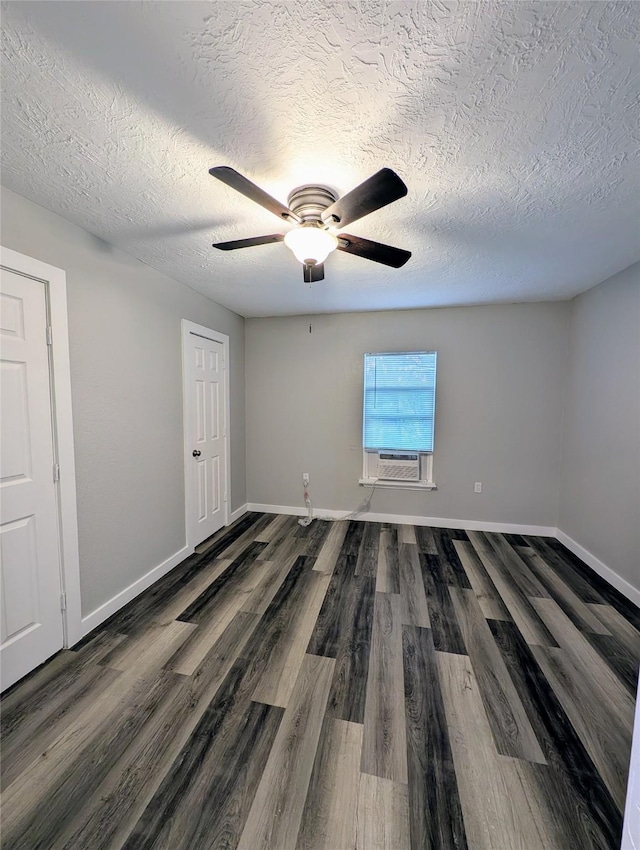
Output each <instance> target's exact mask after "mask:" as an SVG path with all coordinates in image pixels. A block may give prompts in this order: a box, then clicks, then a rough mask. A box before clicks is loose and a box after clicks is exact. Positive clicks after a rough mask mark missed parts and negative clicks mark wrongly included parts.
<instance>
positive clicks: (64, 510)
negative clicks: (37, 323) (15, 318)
mask: <svg viewBox="0 0 640 850" xmlns="http://www.w3.org/2000/svg"><path fill="white" fill-rule="evenodd" d="M0 267H2V268H3V269H6V270H7V271H10V272H14V273H15V274H18V275H20V276H22V277H28V278H32V279H33V280H37V281H40V282H41V283H43V284H44V288H45V296H46V304H47V317H48V322H49V325H50V327H51V338H52V344H51V345H50V347H49V383H50V395H51V399H50V400H51V417H52V425H53V462H54V463H57V464H59V466H60V476H59V479H58V481H57V486H56V505H57V510H58V532H59V533H58V540H59V552H58V564H59V567H60V591H61V593H63V594H64V599H65V607H64V608H63V609H62V611H61V615H62V624H63V646H64V647H70V646H73V645H74V644H75V643H77V642H78V641H79V640H80V639H81V638H82V636H83V633H82V604H81V598H80V556H79V551H78V509H77V499H76V464H75V452H74V440H73V411H72V403H71V365H70V358H69V323H68V314H67V277H66V273H65V272H64V271H63V270H62V269H58V268H56V267H55V266H51V265H49V264H48V263H43V262H41V261H40V260H36V259H34V258H33V257H28V256H26V254H20V253H18V251H13V250H12V249H11V248H4V247H2V248H0ZM52 474H53V470H52Z"/></svg>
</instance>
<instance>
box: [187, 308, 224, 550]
mask: <svg viewBox="0 0 640 850" xmlns="http://www.w3.org/2000/svg"><path fill="white" fill-rule="evenodd" d="M184 325H185V327H184V367H185V369H184V371H185V389H186V392H185V434H186V439H185V451H186V459H185V462H186V469H187V475H186V486H187V524H188V527H189V532H190V533H189V540H188V543H189V545H191V546H196V545H197V544H198V543H201V542H202V541H203V540H205V539H206V538H207V537H210V536H211V535H212V534H213V533H214V532H216V531H217V530H218V529H219V528H222V527H223V526H224V525H226V523H227V497H228V494H227V486H226V482H227V424H226V423H227V404H228V400H227V381H226V365H227V364H226V362H225V360H226V358H225V348H226V346H225V343H224V339H226V338H223V337H222V335H219V336H220V337H221V338H220V339H216V338H214V336H218V335H214V333H213V332H209V333H210V334H211V337H209V336H207V335H206V329H205V328H201V329H199V331H198V332H194V330H193V329H189V325H190V323H187V322H185V323H184ZM196 327H197V326H196Z"/></svg>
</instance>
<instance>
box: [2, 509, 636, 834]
mask: <svg viewBox="0 0 640 850" xmlns="http://www.w3.org/2000/svg"><path fill="white" fill-rule="evenodd" d="M639 661H640V611H638V609H636V608H635V607H634V606H633V605H632V604H631V603H630V602H628V601H627V600H625V599H624V598H623V597H621V596H620V595H619V594H618V593H617V592H616V591H615V590H613V589H612V588H611V587H610V586H609V585H607V584H606V583H605V582H604V581H603V580H602V579H600V578H599V577H598V576H596V575H595V574H594V573H593V572H592V571H591V570H589V568H588V567H586V566H585V565H584V564H583V563H581V562H580V561H579V560H578V559H577V558H576V557H575V556H574V555H573V554H571V553H570V552H568V550H566V549H565V548H564V547H563V546H562V545H561V544H560V543H558V542H557V541H555V540H552V539H546V538H535V537H522V536H520V535H509V534H505V535H502V534H489V533H481V532H468V533H467V532H465V531H463V530H447V529H437V528H414V527H411V526H394V525H382V524H379V523H364V522H336V523H331V522H323V521H318V520H316V521H315V522H313V523H312V525H310V526H309V527H306V528H305V527H301V526H300V525H298V523H297V521H296V519H295V518H294V517H282V516H270V515H264V514H258V513H248V514H245V515H244V516H243V517H241V519H239V520H238V521H237V522H236V523H235V524H234V525H233V526H230V527H229V528H227V529H224V530H223V531H221V532H219V533H218V534H217V535H216V536H214V538H212V539H211V540H210V541H207V542H206V543H205V544H204V545H201V546H199V547H198V552H197V553H194V554H193V555H192V556H191V557H189V558H187V559H186V560H185V561H184V562H183V563H182V564H180V565H179V566H178V567H176V569H175V570H173V571H172V572H171V573H169V574H168V575H167V576H165V577H164V578H163V579H162V580H161V581H160V582H158V583H157V584H156V585H154V586H153V587H152V588H150V589H149V590H148V591H146V592H145V593H143V594H142V595H141V596H139V597H138V598H137V599H135V600H134V601H133V602H132V603H130V604H129V605H128V606H127V607H126V608H124V609H122V611H119V612H118V613H117V614H116V615H114V616H113V617H112V618H111V619H110V620H109V621H107V622H106V623H104V624H103V625H102V626H101V627H100V628H99V629H98V630H97V631H96V632H94V633H92V634H91V635H89V636H88V637H87V638H86V639H85V640H84V641H82V643H81V644H79V645H78V646H76V647H75V648H74V649H73V650H71V651H69V650H65V651H63V652H61V653H59V654H58V655H57V656H55V657H54V658H53V659H51V660H50V661H49V662H48V663H47V664H45V665H43V666H42V667H41V668H39V669H38V670H36V671H34V672H33V673H32V674H31V675H30V676H28V677H27V678H26V679H24V680H23V681H22V682H19V683H18V684H17V685H15V686H14V687H13V688H12V689H11V690H10V691H9V692H8V693H6V694H5V695H4V697H3V698H2V702H1V710H2V761H1V779H2V847H3V848H5V850H100V848H103V850H120V848H123V850H159V848H165V850H204V848H207V850H212V848H217V850H235V848H238V850H436V848H440V849H441V850H449V848H451V850H617V848H618V847H619V843H620V836H621V830H622V814H621V813H622V811H623V807H624V795H625V783H626V778H627V770H628V761H629V755H630V750H631V730H632V720H633V711H634V700H635V688H636V684H637V678H638V664H639Z"/></svg>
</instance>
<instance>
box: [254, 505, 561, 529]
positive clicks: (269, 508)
mask: <svg viewBox="0 0 640 850" xmlns="http://www.w3.org/2000/svg"><path fill="white" fill-rule="evenodd" d="M247 510H249V511H260V512H261V513H265V514H290V515H292V516H306V515H307V513H308V511H307V508H299V507H291V506H289V505H260V504H257V503H254V502H248V503H247ZM349 515H350V511H333V510H328V509H326V508H314V509H313V516H314V519H342V518H343V517H346V516H349ZM355 519H356V520H359V521H362V522H397V523H400V524H402V525H428V526H433V527H434V528H461V529H465V530H468V531H496V532H500V533H501V534H533V535H537V536H539V537H555V536H556V529H555V528H554V527H553V526H547V525H516V524H513V523H507V522H484V521H483V520H468V519H447V518H445V517H429V516H407V515H403V514H376V513H371V512H368V513H364V514H361V515H360V516H358V517H356V518H355Z"/></svg>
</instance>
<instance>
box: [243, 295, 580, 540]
mask: <svg viewBox="0 0 640 850" xmlns="http://www.w3.org/2000/svg"><path fill="white" fill-rule="evenodd" d="M319 285H320V286H321V284H319ZM567 312H568V304H567V303H566V302H554V303H541V304H517V305H502V306H491V307H468V308H467V307H463V308H453V309H437V310H417V311H404V312H382V313H351V314H334V315H325V316H316V317H315V318H314V319H313V332H312V333H311V334H309V319H308V318H305V317H286V318H272V319H248V320H247V322H246V369H247V372H246V388H247V498H248V500H249V501H250V502H257V503H268V504H279V505H292V506H295V505H297V506H302V504H303V503H302V488H301V475H302V473H303V472H309V473H310V475H311V488H310V493H311V497H312V500H313V502H314V505H315V506H317V507H318V508H330V509H340V510H352V509H354V508H355V507H356V506H357V505H358V504H359V503H360V502H361V501H362V499H363V496H364V495H365V491H364V490H363V488H362V487H359V486H358V484H357V481H358V478H359V477H360V476H361V470H362V439H361V429H362V358H363V354H364V353H365V352H367V351H397V350H400V351H402V350H404V351H411V350H420V349H432V348H433V349H437V351H438V378H437V391H436V398H437V403H436V431H435V453H434V478H435V481H436V483H437V485H438V490H437V492H427V493H425V492H407V491H403V492H398V491H390V490H380V491H377V492H376V493H375V494H374V496H373V501H372V506H371V510H372V511H373V512H375V513H379V512H380V513H391V514H400V515H419V516H428V517H443V518H451V519H461V520H481V521H490V522H503V523H519V524H527V525H546V526H555V525H556V518H557V506H558V484H559V482H558V465H559V459H560V438H561V418H562V404H563V389H564V368H563V366H564V363H565V359H566V357H565V355H566V320H567ZM474 481H482V482H483V486H484V492H483V493H482V495H474V493H473V484H474Z"/></svg>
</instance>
